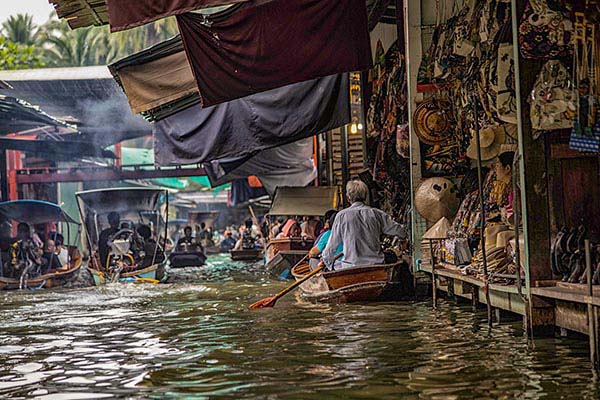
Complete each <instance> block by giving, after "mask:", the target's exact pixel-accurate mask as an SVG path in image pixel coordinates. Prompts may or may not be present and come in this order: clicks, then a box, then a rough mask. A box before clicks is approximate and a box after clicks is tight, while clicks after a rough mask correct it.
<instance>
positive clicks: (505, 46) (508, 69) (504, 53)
mask: <svg viewBox="0 0 600 400" xmlns="http://www.w3.org/2000/svg"><path fill="white" fill-rule="evenodd" d="M497 73H498V86H497V88H498V89H497V97H496V111H497V113H498V118H499V119H500V120H501V121H504V122H508V123H511V124H516V123H517V98H516V96H517V94H516V88H515V58H514V53H513V45H512V44H511V43H502V44H501V45H500V47H499V48H498V66H497Z"/></svg>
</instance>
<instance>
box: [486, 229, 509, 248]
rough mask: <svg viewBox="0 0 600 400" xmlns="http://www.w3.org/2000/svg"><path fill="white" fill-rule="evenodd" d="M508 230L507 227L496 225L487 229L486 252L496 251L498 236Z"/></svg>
mask: <svg viewBox="0 0 600 400" xmlns="http://www.w3.org/2000/svg"><path fill="white" fill-rule="evenodd" d="M507 230H508V226H507V225H503V224H496V225H490V226H488V227H487V228H485V249H486V251H492V250H495V249H496V248H497V247H498V234H499V233H500V232H505V231H507Z"/></svg>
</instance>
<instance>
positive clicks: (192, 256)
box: [169, 245, 206, 268]
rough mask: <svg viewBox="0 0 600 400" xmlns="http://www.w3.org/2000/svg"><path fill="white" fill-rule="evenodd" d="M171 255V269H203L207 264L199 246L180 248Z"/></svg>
mask: <svg viewBox="0 0 600 400" xmlns="http://www.w3.org/2000/svg"><path fill="white" fill-rule="evenodd" d="M178 247H179V248H177V249H176V251H173V252H171V254H169V266H170V267H171V268H186V267H201V266H203V265H204V264H205V263H206V255H204V253H203V252H202V250H201V248H200V247H199V246H198V245H184V246H178Z"/></svg>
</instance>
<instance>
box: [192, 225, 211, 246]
mask: <svg viewBox="0 0 600 400" xmlns="http://www.w3.org/2000/svg"><path fill="white" fill-rule="evenodd" d="M196 240H197V241H199V242H200V243H202V246H204V247H211V246H213V245H214V243H213V240H212V233H211V232H210V231H209V230H208V229H206V224H205V223H204V222H202V223H201V224H200V230H198V227H196Z"/></svg>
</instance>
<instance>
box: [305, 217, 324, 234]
mask: <svg viewBox="0 0 600 400" xmlns="http://www.w3.org/2000/svg"><path fill="white" fill-rule="evenodd" d="M321 227H322V224H321V221H319V220H318V219H316V218H315V217H312V216H307V217H304V222H302V224H300V229H301V231H302V233H301V235H302V237H303V238H306V239H310V240H315V239H316V238H317V236H318V235H319V232H320V231H321Z"/></svg>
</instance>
